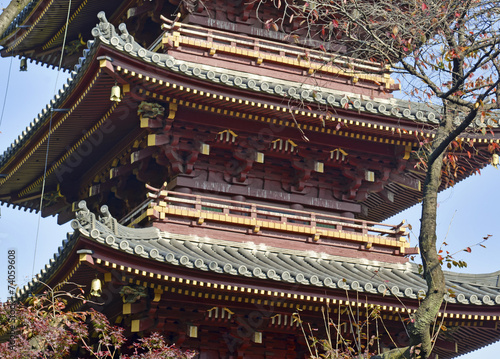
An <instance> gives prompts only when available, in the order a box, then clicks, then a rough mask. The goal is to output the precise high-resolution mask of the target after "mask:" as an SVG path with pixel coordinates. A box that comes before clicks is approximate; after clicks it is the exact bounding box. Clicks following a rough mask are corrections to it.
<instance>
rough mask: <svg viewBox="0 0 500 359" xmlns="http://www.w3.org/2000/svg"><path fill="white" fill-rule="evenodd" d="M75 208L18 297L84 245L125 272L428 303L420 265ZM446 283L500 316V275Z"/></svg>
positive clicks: (458, 296) (452, 299) (459, 299)
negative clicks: (180, 229)
mask: <svg viewBox="0 0 500 359" xmlns="http://www.w3.org/2000/svg"><path fill="white" fill-rule="evenodd" d="M77 208H78V209H77V213H76V219H75V220H73V221H72V222H71V226H72V228H73V229H74V230H75V231H76V232H75V233H74V234H72V235H69V236H68V240H65V241H64V242H63V245H62V246H61V247H60V248H59V251H58V253H56V254H55V255H54V258H53V259H52V260H51V261H50V264H47V265H46V266H45V269H44V270H42V272H41V273H40V274H38V275H37V279H35V280H33V281H32V282H30V283H29V284H28V285H26V286H25V287H24V288H23V289H22V290H21V291H20V293H19V295H20V296H23V295H26V294H27V293H29V292H31V291H33V290H34V289H35V288H36V282H37V281H39V280H41V281H45V280H46V279H48V278H50V277H51V276H52V274H53V273H54V272H56V271H58V270H59V267H60V266H61V265H62V263H63V262H64V261H65V260H66V255H67V254H68V252H69V251H70V250H71V248H72V247H73V245H74V242H75V240H76V239H77V238H79V237H83V238H86V239H89V240H91V241H92V242H95V243H99V244H101V245H103V246H105V247H109V248H110V249H112V250H113V251H115V252H119V253H122V254H124V255H125V257H123V258H127V261H128V263H121V265H128V266H129V267H132V268H134V263H139V262H141V263H142V262H143V261H151V263H164V264H167V265H170V266H174V267H179V268H183V269H190V270H193V271H197V272H199V273H209V272H211V273H213V274H221V275H224V276H230V277H231V278H235V279H234V281H245V280H247V279H250V278H251V279H257V280H264V281H271V282H279V283H283V284H285V285H301V286H309V287H313V288H326V289H340V290H343V291H353V292H358V293H366V294H368V295H374V296H384V297H385V296H387V297H398V298H406V299H412V300H418V299H421V298H423V297H424V296H425V288H426V283H425V280H424V279H423V278H422V275H421V273H420V270H419V265H418V264H415V263H412V262H406V263H387V262H381V261H372V260H367V259H363V258H346V257H341V256H335V255H330V254H326V253H323V252H318V251H316V250H314V249H311V250H309V251H303V250H300V251H298V250H293V249H285V248H278V247H272V246H267V245H263V244H255V243H252V242H244V243H238V242H234V241H227V240H221V239H217V238H209V237H200V236H197V235H185V234H175V233H169V232H165V231H160V230H159V229H158V228H156V227H147V228H131V227H127V226H123V225H121V224H120V223H118V221H117V220H116V219H115V218H113V217H112V216H111V214H110V213H109V210H108V207H107V206H105V205H104V206H102V207H101V213H102V216H98V217H96V215H95V214H94V213H92V212H91V211H90V210H89V209H88V208H87V206H86V203H85V201H80V202H79V203H78V205H77ZM316 248H318V247H316ZM201 275H202V276H203V275H204V274H201ZM445 277H446V286H447V288H449V289H450V290H451V291H450V293H449V294H447V295H446V296H445V301H446V302H447V303H449V304H461V305H466V306H468V307H471V309H467V310H471V311H474V308H479V306H482V307H485V308H489V307H492V308H493V307H494V308H497V309H500V294H499V290H500V271H497V272H493V273H488V274H465V273H455V272H449V271H445ZM237 278H239V279H237Z"/></svg>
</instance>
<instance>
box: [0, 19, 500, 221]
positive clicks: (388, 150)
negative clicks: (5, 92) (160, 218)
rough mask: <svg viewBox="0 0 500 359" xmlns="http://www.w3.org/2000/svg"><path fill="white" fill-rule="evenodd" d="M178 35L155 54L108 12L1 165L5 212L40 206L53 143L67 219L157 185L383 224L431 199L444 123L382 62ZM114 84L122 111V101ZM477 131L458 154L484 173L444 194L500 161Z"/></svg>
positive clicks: (55, 178) (179, 28) (200, 32)
mask: <svg viewBox="0 0 500 359" xmlns="http://www.w3.org/2000/svg"><path fill="white" fill-rule="evenodd" d="M163 27H164V34H163V36H162V37H161V39H159V40H158V41H155V42H154V43H153V45H151V46H149V47H148V48H149V49H148V48H145V47H143V46H142V45H141V44H139V43H138V42H137V41H136V40H135V38H134V37H133V36H132V35H131V34H130V33H129V31H128V30H127V27H126V26H125V25H124V24H122V25H120V26H119V27H118V28H115V26H114V25H113V24H112V23H111V22H109V21H108V20H107V19H106V16H105V15H104V13H100V14H99V23H98V25H97V26H96V27H94V29H93V30H92V31H91V34H92V36H93V37H94V39H95V40H94V41H90V42H89V43H88V46H89V47H88V49H87V50H86V51H84V53H83V55H84V56H83V57H81V58H80V60H79V63H78V64H77V65H76V66H75V69H74V71H73V72H72V74H71V75H72V77H71V78H70V79H69V80H68V85H67V86H65V88H64V89H63V90H61V91H60V93H59V94H58V95H57V96H56V97H55V99H54V100H53V101H51V103H50V104H49V105H47V108H46V109H44V110H43V111H42V113H41V114H40V115H39V116H38V117H37V118H36V119H35V120H34V121H33V122H32V123H31V125H30V126H29V127H28V128H27V130H26V131H25V133H24V134H23V135H22V136H20V137H19V139H18V140H16V141H15V142H14V143H13V144H12V146H11V147H10V148H9V149H8V150H7V151H6V152H5V153H4V154H3V155H2V157H1V159H0V173H2V174H5V175H6V177H5V178H3V179H0V200H1V201H2V202H5V203H9V204H14V205H19V206H21V207H24V208H29V209H36V208H37V206H38V204H39V197H40V195H41V186H42V183H43V163H44V162H45V160H44V158H45V153H46V151H45V149H46V144H47V142H48V137H49V133H50V136H51V138H52V140H51V144H50V148H51V151H50V152H49V158H48V163H49V164H51V165H50V166H49V168H48V172H47V179H46V191H45V193H48V194H47V200H46V201H45V206H44V211H43V212H44V214H47V215H49V214H59V215H60V218H61V221H63V222H64V221H67V220H69V218H70V210H69V207H70V204H71V203H72V202H74V201H77V200H81V199H87V198H89V199H91V202H92V201H95V205H97V204H98V203H102V202H110V206H111V207H112V208H113V210H114V211H115V213H118V214H119V213H122V215H125V214H126V213H127V212H128V211H129V210H131V209H133V208H134V207H135V206H139V205H141V204H142V202H143V201H144V199H145V196H146V193H147V190H146V188H145V186H144V185H145V184H150V185H153V186H156V187H160V186H161V185H162V184H163V182H165V181H166V182H168V184H169V190H176V188H177V189H179V188H182V189H183V190H185V191H188V192H189V193H191V194H197V193H204V194H207V195H210V196H223V197H225V198H226V199H235V200H242V201H245V200H248V201H254V202H255V201H257V202H259V203H261V204H263V203H267V204H270V205H277V206H278V207H279V206H284V207H285V208H294V209H298V210H302V209H305V210H309V209H314V210H316V211H320V212H322V211H323V212H324V211H327V212H329V213H332V211H333V213H332V214H336V215H341V216H343V217H346V218H359V219H365V220H370V221H380V220H383V219H385V218H388V217H390V216H391V215H394V214H395V213H397V212H399V211H401V210H403V209H405V208H407V207H409V206H411V205H413V204H415V203H417V202H418V201H419V198H420V197H421V194H420V193H421V192H420V191H421V181H422V179H423V177H424V172H423V170H422V169H420V168H419V167H418V163H419V158H418V156H416V154H417V151H418V149H419V148H420V146H421V144H422V143H425V142H428V141H431V140H432V137H433V136H434V133H433V130H434V128H435V126H436V124H437V123H438V122H439V116H440V114H439V112H438V109H433V108H432V107H429V106H426V105H422V104H415V103H409V102H406V101H401V100H397V99H394V98H390V97H389V95H388V94H387V90H390V89H391V88H393V87H394V84H393V82H392V80H391V79H390V77H388V75H387V74H384V73H382V74H381V73H379V72H378V71H377V66H379V65H377V64H367V63H364V62H359V61H355V60H350V59H348V58H345V57H341V56H338V57H336V58H335V60H334V61H332V62H331V63H328V64H323V66H320V64H321V56H322V55H321V53H320V52H316V51H314V50H310V51H309V52H308V54H307V58H304V56H305V55H304V54H303V55H304V56H298V55H297V52H299V51H303V50H300V49H299V48H297V47H295V46H294V45H290V44H283V43H280V42H273V41H269V40H256V39H254V38H251V37H248V36H246V35H239V34H234V33H225V32H221V31H219V30H214V29H210V28H206V27H200V26H198V25H190V24H184V23H177V22H175V21H173V20H172V21H167V22H166V24H164V25H163ZM378 68H380V67H378ZM115 85H116V86H119V87H121V90H122V96H121V102H112V101H111V100H110V98H109V93H110V91H111V88H112V87H113V86H115ZM51 117H52V123H53V127H52V128H50V130H49V122H50V121H49V119H50V118H51ZM474 126H476V127H477V128H488V129H489V131H488V132H484V134H483V133H481V132H479V131H477V130H475V129H474V128H471V131H470V132H468V133H466V135H465V136H466V137H464V138H463V139H461V140H460V143H461V145H460V146H459V148H456V149H455V152H454V153H453V156H454V157H453V158H454V161H455V162H456V163H458V164H460V165H463V167H464V168H470V170H469V171H461V172H457V173H455V174H454V175H453V176H452V178H446V177H443V183H442V186H441V188H442V189H443V188H445V187H446V186H447V185H449V184H450V181H453V182H457V181H459V180H461V179H463V178H465V177H467V176H468V175H469V174H470V173H471V171H475V170H476V169H480V168H482V167H483V166H484V165H486V164H488V163H489V161H490V157H491V154H490V152H489V148H488V146H490V145H491V143H492V142H496V143H498V141H499V140H498V131H499V130H498V125H497V124H496V123H495V122H491V123H483V122H481V121H480V120H478V121H477V122H476V123H475V124H474ZM467 151H473V153H474V154H475V155H474V156H472V158H469V156H468V155H467ZM97 154H99V155H98V156H97ZM467 166H468V167H467ZM111 203H113V204H111ZM61 215H62V216H61Z"/></svg>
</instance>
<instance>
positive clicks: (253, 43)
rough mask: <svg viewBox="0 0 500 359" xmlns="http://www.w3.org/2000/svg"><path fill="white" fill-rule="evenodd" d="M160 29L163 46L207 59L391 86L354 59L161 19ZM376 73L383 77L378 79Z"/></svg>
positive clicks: (375, 68)
mask: <svg viewBox="0 0 500 359" xmlns="http://www.w3.org/2000/svg"><path fill="white" fill-rule="evenodd" d="M162 19H163V21H164V22H165V24H164V25H163V29H164V30H167V31H166V33H165V35H164V38H163V44H164V45H165V46H173V47H178V46H180V45H183V46H187V47H196V48H202V49H204V50H205V51H207V52H208V53H209V54H210V55H214V54H216V53H224V54H226V55H233V56H238V57H249V58H252V59H254V60H255V61H256V63H257V64H260V63H262V62H263V61H268V62H273V63H280V64H282V65H285V66H286V65H288V66H294V67H300V68H304V69H305V70H307V71H308V72H310V73H313V72H323V73H331V74H334V75H337V76H338V75H340V76H347V77H354V76H355V77H356V78H357V79H359V80H366V81H371V82H376V83H377V84H381V83H383V84H385V87H386V88H390V87H391V86H392V85H394V80H392V79H391V77H390V75H389V70H388V69H387V68H386V67H385V66H384V64H382V63H378V62H373V61H366V60H360V59H354V58H352V57H348V56H342V55H338V54H337V53H335V54H334V53H329V52H324V51H318V50H314V49H307V50H304V48H302V47H299V46H295V45H292V44H289V43H287V42H285V41H281V42H278V41H269V40H264V39H260V38H256V37H250V36H245V35H240V34H236V33H230V32H227V31H220V30H216V29H211V28H205V27H201V26H196V25H190V24H185V23H180V22H174V21H171V20H168V19H166V18H163V17H162ZM380 73H383V74H382V75H380Z"/></svg>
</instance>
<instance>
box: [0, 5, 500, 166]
mask: <svg viewBox="0 0 500 359" xmlns="http://www.w3.org/2000/svg"><path fill="white" fill-rule="evenodd" d="M98 18H99V20H100V23H99V24H98V25H97V26H96V27H94V29H93V30H92V35H93V36H94V38H95V40H91V41H88V43H87V46H88V48H87V49H86V50H84V52H83V56H82V57H81V58H80V59H79V61H78V64H76V65H75V67H74V70H73V71H72V72H71V74H70V75H71V76H70V78H69V79H68V82H67V84H65V85H64V86H63V89H61V90H60V91H59V93H58V94H57V95H56V96H55V97H54V99H52V100H51V101H50V103H49V104H48V105H47V106H46V108H45V109H43V110H42V111H41V113H40V114H39V115H38V117H36V118H35V119H34V120H33V121H32V122H31V123H30V125H29V126H28V127H26V130H25V131H23V133H22V134H20V135H19V136H18V138H17V139H16V140H15V141H14V142H13V143H12V144H11V146H10V147H9V148H8V149H7V150H5V152H4V153H3V155H0V166H2V165H3V164H4V163H6V162H7V160H8V159H9V158H10V157H11V156H12V155H13V154H14V153H15V152H16V151H17V149H18V148H20V147H21V146H22V145H23V144H24V143H25V142H26V141H27V140H28V139H29V138H30V137H31V136H32V135H33V134H34V133H35V131H36V130H37V129H38V128H39V127H40V125H41V124H42V123H44V122H46V121H48V119H49V118H50V113H51V110H52V109H53V108H58V105H59V104H60V103H62V101H63V100H64V99H65V98H66V97H67V96H68V95H69V94H71V92H72V90H73V88H74V87H75V85H76V83H78V81H79V79H80V77H81V76H82V74H83V73H84V72H85V70H86V68H87V67H88V66H89V63H90V61H87V59H88V58H91V57H92V56H93V54H94V52H95V49H96V48H97V47H98V45H99V44H105V45H107V46H110V47H112V48H114V49H116V50H118V51H121V52H123V53H126V54H128V55H129V56H132V57H134V58H138V59H140V60H142V61H144V62H147V63H153V64H155V65H156V66H157V67H159V68H164V69H165V70H167V71H172V72H175V73H179V74H183V75H184V76H187V77H191V78H197V79H200V80H204V81H208V82H211V83H214V84H221V85H226V86H230V87H234V88H239V89H243V90H249V91H254V92H259V93H263V94H268V95H273V96H279V97H284V98H292V99H296V100H304V101H306V102H310V103H317V104H319V105H322V106H323V107H324V106H325V105H327V106H329V107H331V108H343V109H350V110H353V111H356V112H364V113H367V114H377V115H383V116H388V117H393V118H395V119H404V120H409V121H413V122H416V123H422V124H437V123H438V121H439V116H440V114H439V108H434V107H431V106H428V105H426V104H422V103H415V102H408V101H403V100H399V99H395V98H392V99H364V98H362V97H361V96H360V95H357V94H353V93H345V92H340V91H335V90H331V89H327V88H323V87H318V86H309V85H304V84H299V83H295V82H291V81H285V80H281V79H277V78H271V77H266V76H259V75H254V74H248V73H246V72H240V71H234V70H227V69H223V68H219V67H213V66H209V65H203V64H199V63H191V62H187V61H183V60H177V59H175V58H174V57H172V56H170V55H167V54H161V53H157V52H153V51H150V50H148V49H145V48H143V47H142V46H141V45H139V44H138V43H137V42H135V40H134V38H133V37H132V36H131V35H130V34H129V33H128V31H127V29H126V26H125V24H120V26H119V27H118V31H117V30H116V29H115V27H114V26H113V25H112V24H111V23H109V22H107V20H106V17H105V15H104V13H103V12H101V13H99V15H98ZM475 125H476V126H486V125H489V126H491V127H494V128H497V127H499V126H500V125H499V124H498V123H497V122H495V121H493V120H492V119H488V120H487V123H486V124H484V123H482V122H481V121H478V122H477V123H476V124H475Z"/></svg>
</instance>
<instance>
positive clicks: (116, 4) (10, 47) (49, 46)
mask: <svg viewBox="0 0 500 359" xmlns="http://www.w3.org/2000/svg"><path fill="white" fill-rule="evenodd" d="M130 3H132V2H131V1H123V0H109V1H94V0H90V1H89V0H80V1H78V0H75V1H72V2H71V9H70V12H69V13H70V16H69V19H68V28H67V33H66V46H65V49H66V50H65V56H64V61H63V63H62V68H64V69H70V68H71V67H72V66H73V65H74V64H75V63H76V62H77V61H78V57H79V56H80V55H81V50H82V49H83V48H84V46H83V45H84V43H85V42H84V41H86V40H87V39H88V35H87V34H89V33H90V30H91V29H92V27H93V22H92V21H90V22H89V19H94V18H95V16H96V14H97V13H98V12H99V11H106V12H107V13H109V14H114V15H115V16H116V17H119V16H120V15H121V14H123V13H124V12H125V11H126V9H127V7H128V6H129V4H130ZM67 6H68V1H67V0H51V1H46V0H32V1H31V2H30V3H29V4H28V5H27V6H26V7H25V8H24V9H23V10H22V11H21V12H20V13H19V14H18V15H17V17H16V18H15V19H14V21H12V23H11V24H10V26H9V27H8V28H7V30H6V31H5V32H4V33H3V34H0V45H2V46H3V49H2V50H1V55H2V56H20V57H21V56H24V57H27V58H29V59H30V60H31V61H35V62H36V63H41V64H46V65H47V66H52V67H55V66H58V65H59V58H60V55H61V47H62V44H63V39H64V35H65V30H66V19H67V16H68V7H67Z"/></svg>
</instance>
